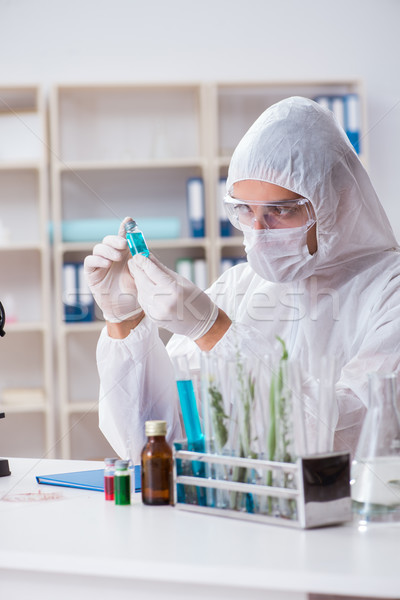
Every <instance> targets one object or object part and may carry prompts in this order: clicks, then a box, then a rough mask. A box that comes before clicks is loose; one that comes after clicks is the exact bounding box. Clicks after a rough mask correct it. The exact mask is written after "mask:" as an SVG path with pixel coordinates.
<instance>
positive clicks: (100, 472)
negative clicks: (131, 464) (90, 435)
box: [36, 465, 141, 492]
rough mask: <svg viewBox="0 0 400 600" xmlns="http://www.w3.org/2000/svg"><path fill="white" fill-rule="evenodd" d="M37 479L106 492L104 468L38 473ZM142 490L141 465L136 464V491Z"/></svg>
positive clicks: (49, 483) (50, 483)
mask: <svg viewBox="0 0 400 600" xmlns="http://www.w3.org/2000/svg"><path fill="white" fill-rule="evenodd" d="M36 481H37V482H38V483H44V484H47V485H59V486H62V487H72V488H80V489H82V490H94V491H96V492H104V469H95V470H94V471H74V472H72V473H56V474H54V475H36ZM132 487H133V486H132ZM140 490H141V474H140V466H139V465H135V492H140Z"/></svg>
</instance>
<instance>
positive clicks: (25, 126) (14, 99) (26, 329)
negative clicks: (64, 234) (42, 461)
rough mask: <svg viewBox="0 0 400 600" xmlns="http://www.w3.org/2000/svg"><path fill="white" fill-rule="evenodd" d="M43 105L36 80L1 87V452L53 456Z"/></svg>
mask: <svg viewBox="0 0 400 600" xmlns="http://www.w3.org/2000/svg"><path fill="white" fill-rule="evenodd" d="M47 150H48V145H47V131H46V109H45V104H44V98H43V95H42V93H41V90H40V89H39V88H38V87H36V86H27V87H15V86H10V87H1V88H0V205H1V216H0V219H1V227H0V281H1V301H2V303H3V305H4V308H5V311H6V327H5V330H6V336H5V337H4V338H2V339H1V343H0V364H1V379H0V406H1V409H2V410H3V411H4V412H5V413H6V420H5V422H4V423H3V424H2V429H1V432H0V454H1V455H4V456H48V457H53V456H55V445H54V442H55V423H54V383H53V361H52V351H53V349H52V336H51V334H52V328H51V286H50V273H51V270H50V247H49V242H48V229H47V228H48V221H49V198H48V183H47V182H48V160H47Z"/></svg>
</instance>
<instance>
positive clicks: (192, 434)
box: [176, 379, 206, 493]
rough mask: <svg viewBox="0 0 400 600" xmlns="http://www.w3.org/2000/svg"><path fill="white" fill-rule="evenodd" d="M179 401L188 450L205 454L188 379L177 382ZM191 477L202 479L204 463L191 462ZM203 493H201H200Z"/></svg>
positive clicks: (191, 384)
mask: <svg viewBox="0 0 400 600" xmlns="http://www.w3.org/2000/svg"><path fill="white" fill-rule="evenodd" d="M176 385H177V386H178V393H179V401H180V404H181V410H182V418H183V424H184V426H185V431H186V437H187V440H188V449H189V450H192V451H194V452H205V449H206V446H205V441H204V435H203V433H202V431H201V427H200V417H199V413H198V410H197V403H196V396H195V395H194V390H193V383H192V381H191V380H190V379H188V380H178V381H177V382H176ZM192 469H193V475H194V476H195V477H204V476H205V468H204V463H201V462H199V461H195V460H194V461H192ZM201 493H203V491H201Z"/></svg>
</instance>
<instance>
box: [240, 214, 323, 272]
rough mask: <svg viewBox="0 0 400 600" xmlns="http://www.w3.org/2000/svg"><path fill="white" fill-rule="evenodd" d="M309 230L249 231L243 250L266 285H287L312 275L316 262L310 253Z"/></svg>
mask: <svg viewBox="0 0 400 600" xmlns="http://www.w3.org/2000/svg"><path fill="white" fill-rule="evenodd" d="M307 229H308V227H307V226H306V225H304V226H303V227H295V228H293V229H250V228H249V229H246V230H245V231H244V247H245V251H246V254H247V261H248V263H249V265H250V266H251V268H252V269H253V271H255V272H256V273H257V274H258V275H260V277H262V278H263V279H266V280H267V281H274V282H279V283H286V282H288V281H295V280H296V279H306V278H307V277H309V276H310V275H312V274H313V272H314V269H315V261H313V260H312V259H313V256H314V255H311V254H310V253H309V251H308V246H307Z"/></svg>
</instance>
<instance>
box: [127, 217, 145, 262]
mask: <svg viewBox="0 0 400 600" xmlns="http://www.w3.org/2000/svg"><path fill="white" fill-rule="evenodd" d="M125 231H126V241H127V242H128V246H129V250H130V251H131V254H132V256H135V254H143V255H144V256H149V254H150V252H149V249H148V247H147V244H146V241H145V239H144V235H143V233H142V231H141V230H140V229H139V227H138V226H137V224H136V221H128V222H127V223H125Z"/></svg>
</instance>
